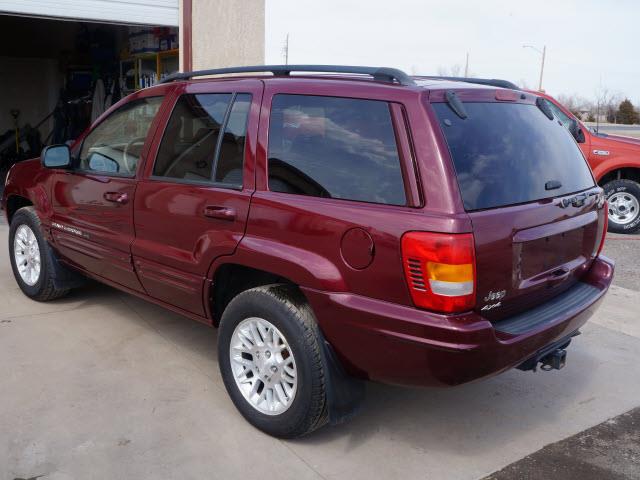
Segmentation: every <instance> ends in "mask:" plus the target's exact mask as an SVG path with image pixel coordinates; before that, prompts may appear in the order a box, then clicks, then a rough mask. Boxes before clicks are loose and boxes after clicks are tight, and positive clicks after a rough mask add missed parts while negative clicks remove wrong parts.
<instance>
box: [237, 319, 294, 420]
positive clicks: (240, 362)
mask: <svg viewBox="0 0 640 480" xmlns="http://www.w3.org/2000/svg"><path fill="white" fill-rule="evenodd" d="M229 357H230V360H231V370H232V374H233V378H234V379H235V382H236V385H237V386H238V389H239V390H240V392H241V393H242V396H243V397H244V399H245V400H246V401H247V402H248V403H249V404H250V405H251V406H252V407H253V408H255V409H256V410H258V411H259V412H261V413H264V414H266V415H280V414H282V413H283V412H285V411H286V410H287V409H288V408H289V407H290V406H291V404H292V403H293V400H294V398H295V395H296V390H297V386H298V372H297V369H296V361H295V358H294V357H293V352H292V351H291V347H290V346H289V343H288V342H287V339H286V338H285V336H284V335H283V334H282V333H281V332H280V330H278V329H277V328H276V327H275V326H274V325H273V324H272V323H271V322H269V321H267V320H265V319H263V318H258V317H251V318H247V319H245V320H243V321H241V322H240V323H239V324H238V326H236V328H235V330H234V332H233V335H232V336H231V345H230V349H229Z"/></svg>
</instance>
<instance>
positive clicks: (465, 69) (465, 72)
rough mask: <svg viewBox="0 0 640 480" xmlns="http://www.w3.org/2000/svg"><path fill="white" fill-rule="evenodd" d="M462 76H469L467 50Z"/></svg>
mask: <svg viewBox="0 0 640 480" xmlns="http://www.w3.org/2000/svg"><path fill="white" fill-rule="evenodd" d="M464 78H469V52H467V61H466V63H465V64H464Z"/></svg>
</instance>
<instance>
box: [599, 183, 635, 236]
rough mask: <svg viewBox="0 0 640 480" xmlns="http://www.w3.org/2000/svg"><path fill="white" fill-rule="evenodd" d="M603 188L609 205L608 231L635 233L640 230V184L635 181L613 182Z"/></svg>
mask: <svg viewBox="0 0 640 480" xmlns="http://www.w3.org/2000/svg"><path fill="white" fill-rule="evenodd" d="M603 188H604V194H605V196H606V198H607V202H608V205H609V226H608V231H609V232H614V233H635V232H637V231H638V230H640V184H639V183H637V182H634V181H633V180H612V181H611V182H609V183H607V184H606V185H605V186H604V187H603Z"/></svg>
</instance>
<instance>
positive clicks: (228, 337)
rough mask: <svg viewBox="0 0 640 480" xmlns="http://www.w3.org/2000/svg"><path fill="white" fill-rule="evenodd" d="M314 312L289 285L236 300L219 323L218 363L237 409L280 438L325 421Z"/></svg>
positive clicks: (248, 293)
mask: <svg viewBox="0 0 640 480" xmlns="http://www.w3.org/2000/svg"><path fill="white" fill-rule="evenodd" d="M320 349H321V341H320V333H319V330H318V326H317V324H316V322H315V319H314V317H313V313H312V312H311V309H310V308H309V306H308V305H307V304H306V302H305V301H304V299H301V298H299V294H296V291H295V290H294V289H293V288H291V287H288V286H286V285H268V286H264V287H257V288H252V289H250V290H247V291H245V292H242V293H240V294H239V295H237V296H236V297H235V298H234V299H233V300H232V301H231V302H230V303H229V305H228V306H227V308H226V309H225V311H224V314H223V315H222V320H221V322H220V332H219V336H218V363H219V366H220V373H221V374H222V379H223V380H224V384H225V387H226V389H227V392H228V393H229V396H230V397H231V400H232V401H233V403H234V404H235V406H236V408H237V409H238V410H239V411H240V413H241V414H242V415H243V416H244V417H245V419H246V420H247V421H248V422H249V423H251V424H252V425H253V426H255V427H256V428H258V429H260V430H262V431H263V432H265V433H268V434H269V435H273V436H275V437H279V438H296V437H300V436H302V435H305V434H308V433H310V432H312V431H313V430H315V429H317V428H319V427H321V426H322V425H324V424H325V423H326V422H327V413H326V408H327V406H326V403H327V402H326V385H325V382H326V376H325V365H324V362H323V360H322V353H321V350H320Z"/></svg>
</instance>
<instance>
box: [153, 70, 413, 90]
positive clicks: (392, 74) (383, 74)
mask: <svg viewBox="0 0 640 480" xmlns="http://www.w3.org/2000/svg"><path fill="white" fill-rule="evenodd" d="M257 72H271V73H273V75H274V76H288V75H289V74H290V73H291V72H324V73H353V74H358V75H370V76H372V77H373V79H374V80H376V81H379V82H392V83H393V82H397V83H399V84H400V85H406V86H413V85H416V82H414V80H413V78H411V77H410V76H409V75H407V74H406V73H404V72H403V71H402V70H398V69H397V68H388V67H356V66H347V65H252V66H247V67H228V68H213V69H210V70H196V71H193V72H179V73H174V74H171V75H169V76H168V77H166V78H164V79H163V80H162V81H161V82H160V83H169V82H174V81H177V80H189V79H191V78H193V77H202V76H206V75H225V74H229V73H257Z"/></svg>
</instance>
